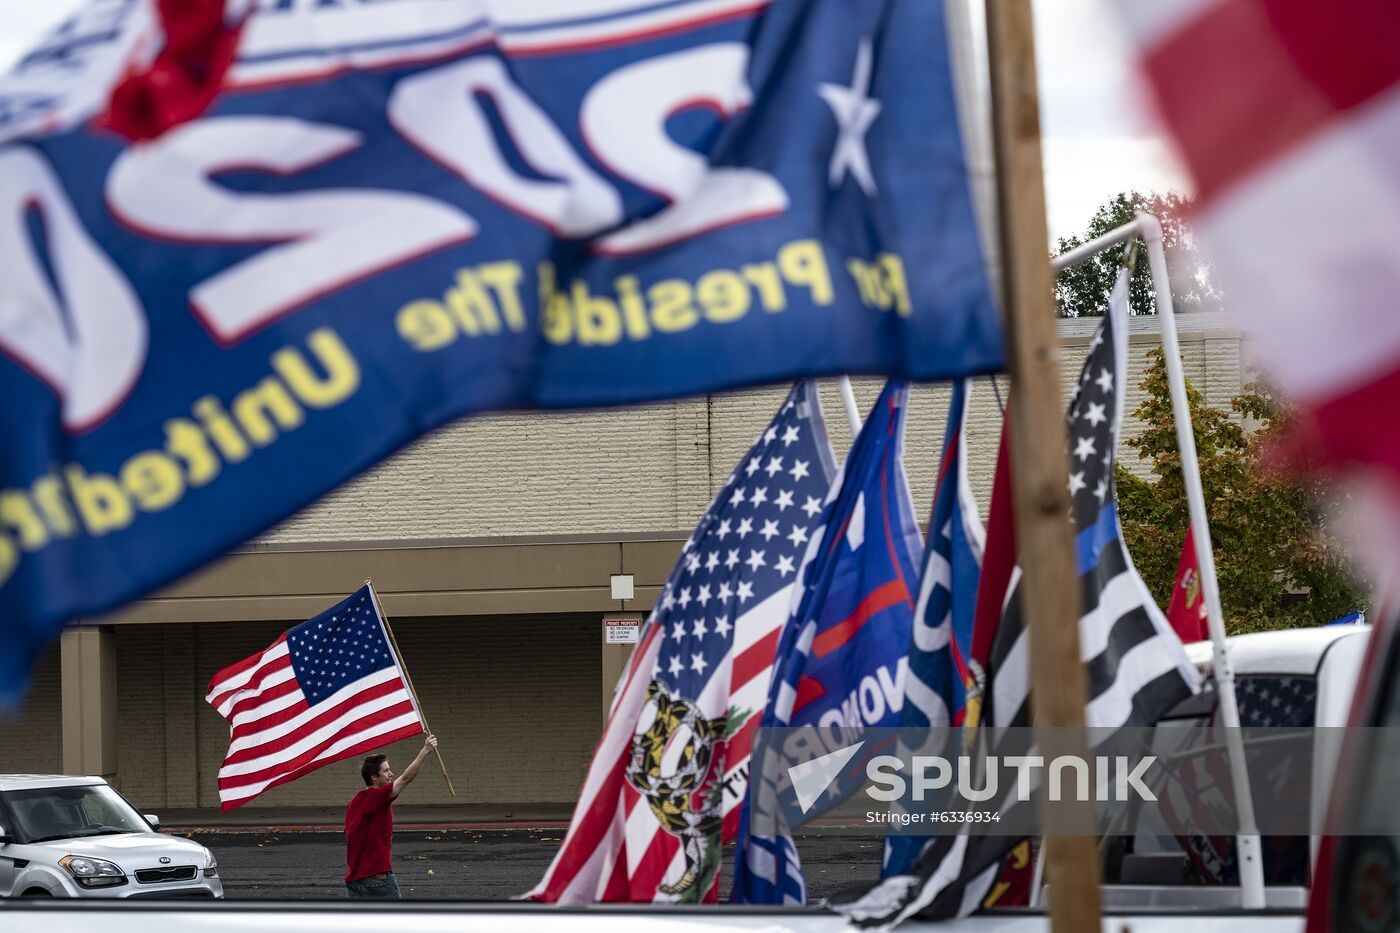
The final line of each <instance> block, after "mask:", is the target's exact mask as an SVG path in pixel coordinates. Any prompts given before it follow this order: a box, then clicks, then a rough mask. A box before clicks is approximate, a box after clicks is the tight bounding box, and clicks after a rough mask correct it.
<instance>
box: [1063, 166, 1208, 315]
mask: <svg viewBox="0 0 1400 933" xmlns="http://www.w3.org/2000/svg"><path fill="white" fill-rule="evenodd" d="M1190 209H1191V202H1190V201H1189V200H1188V199H1186V198H1184V197H1182V196H1181V195H1179V194H1177V193H1175V192H1168V193H1167V194H1140V193H1138V192H1136V191H1128V192H1122V193H1120V194H1117V195H1115V196H1114V197H1112V198H1110V199H1109V200H1108V201H1107V202H1106V203H1104V204H1103V205H1102V206H1101V207H1100V208H1099V209H1098V211H1096V212H1095V213H1094V216H1093V218H1092V219H1091V220H1090V221H1089V226H1088V229H1086V230H1085V231H1084V235H1083V236H1071V237H1061V238H1060V240H1059V249H1058V252H1059V253H1066V252H1068V251H1069V250H1072V249H1074V248H1075V247H1077V246H1081V245H1083V244H1084V243H1087V242H1089V241H1090V240H1092V239H1094V238H1095V237H1099V236H1103V235H1104V234H1105V233H1108V232H1110V231H1111V230H1114V229H1116V228H1118V227H1121V226H1123V225H1124V224H1126V223H1128V222H1129V221H1131V220H1132V219H1133V217H1134V216H1136V215H1137V214H1139V213H1149V214H1154V215H1156V217H1157V219H1158V220H1160V221H1161V222H1162V245H1163V247H1164V248H1165V252H1166V255H1167V274H1168V277H1169V278H1170V279H1171V283H1172V301H1173V304H1174V305H1175V307H1176V310H1177V311H1179V312H1180V311H1197V310H1205V309H1207V308H1209V307H1211V306H1213V305H1214V304H1216V303H1217V302H1218V301H1219V298H1220V295H1219V292H1218V291H1217V290H1216V289H1215V287H1214V286H1213V285H1212V284H1211V280H1210V267H1209V266H1208V265H1206V263H1205V261H1204V260H1203V259H1202V258H1201V255H1200V253H1199V252H1198V251H1197V250H1196V245H1195V240H1194V238H1193V237H1192V236H1191V228H1190V225H1189V224H1188V221H1187V215H1188V214H1189V212H1190ZM1135 242H1137V243H1138V249H1139V253H1138V255H1139V260H1138V263H1137V267H1136V269H1135V270H1134V272H1133V277H1132V279H1131V280H1130V281H1129V285H1128V288H1129V296H1128V298H1129V306H1130V307H1131V308H1132V309H1133V312H1134V313H1136V314H1154V313H1156V310H1157V299H1156V295H1155V293H1154V291H1153V287H1152V275H1151V273H1150V272H1149V271H1148V268H1147V261H1146V259H1145V258H1143V255H1144V254H1143V252H1142V250H1143V248H1144V244H1143V243H1142V239H1141V237H1139V238H1137V240H1136V241H1135ZM1127 247H1128V244H1127V243H1121V244H1119V245H1118V246H1115V247H1113V248H1111V249H1106V250H1104V251H1103V252H1101V253H1099V254H1098V255H1096V256H1094V257H1093V258H1092V259H1089V260H1087V261H1085V262H1082V263H1080V264H1079V265H1077V266H1074V267H1072V268H1069V269H1066V270H1065V271H1064V272H1061V273H1060V275H1059V278H1058V279H1057V280H1056V282H1055V302H1056V306H1057V310H1058V312H1059V315H1060V316H1061V317H1092V316H1098V315H1101V314H1103V312H1104V308H1106V307H1107V306H1108V293H1109V291H1110V290H1112V288H1113V282H1114V280H1115V279H1116V278H1117V276H1118V267H1119V264H1120V263H1121V262H1122V259H1123V251H1124V250H1125V249H1127Z"/></svg>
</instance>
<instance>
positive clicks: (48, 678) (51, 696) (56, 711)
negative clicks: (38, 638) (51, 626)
mask: <svg viewBox="0 0 1400 933" xmlns="http://www.w3.org/2000/svg"><path fill="white" fill-rule="evenodd" d="M58 658H59V650H58V642H56V641H55V642H54V643H53V644H52V645H51V646H50V647H49V649H48V650H47V651H45V652H44V653H43V655H41V656H40V658H39V663H38V664H37V665H35V667H34V675H33V679H32V680H31V681H30V683H29V694H28V696H26V697H25V699H24V702H23V703H22V704H20V707H19V709H18V710H16V711H15V712H14V713H10V714H6V713H0V772H3V773H6V774H16V773H27V774H58V773H59V772H61V771H62V770H63V694H62V692H61V691H62V684H61V683H60V678H59V660H58Z"/></svg>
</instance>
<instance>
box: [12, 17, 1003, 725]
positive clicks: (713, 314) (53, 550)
mask: <svg viewBox="0 0 1400 933" xmlns="http://www.w3.org/2000/svg"><path fill="white" fill-rule="evenodd" d="M941 16H942V14H941V5H940V4H937V3H909V2H903V3H901V2H895V0H884V2H876V0H870V2H859V3H857V2H843V3H838V2H816V0H773V2H762V0H760V2H754V0H662V2H657V0H633V2H627V0H576V2H572V3H569V4H558V3H545V2H527V0H521V2H517V3H511V4H494V5H490V6H489V7H488V6H484V5H482V4H480V3H474V2H465V0H462V2H455V0H378V2H374V3H336V4H329V3H324V2H319V0H262V2H260V3H258V4H256V7H255V9H254V12H253V13H252V14H251V17H250V18H249V20H248V21H247V23H246V25H244V26H243V29H242V36H241V40H240V43H239V45H238V46H237V51H236V54H235V56H234V60H233V63H232V66H231V68H230V69H229V71H228V72H227V74H226V75H225V77H224V79H223V83H222V87H221V90H220V93H219V94H218V96H217V97H216V98H215V99H214V101H213V103H212V105H211V106H210V107H209V108H208V109H207V110H205V111H204V112H203V113H202V114H201V115H200V116H198V117H197V118H195V119H192V120H189V121H187V122H184V123H181V124H179V125H177V126H175V127H174V128H172V129H170V130H169V131H168V132H165V133H164V134H163V135H161V136H159V137H158V138H156V139H154V140H151V141H148V142H145V143H142V144H140V145H132V144H128V143H127V142H126V141H125V140H123V139H121V138H119V137H117V136H116V135H114V134H113V133H111V132H109V131H106V130H103V129H101V128H100V123H99V122H98V121H97V120H94V119H92V118H93V117H96V116H98V115H99V112H100V111H101V109H102V107H103V106H104V105H105V101H106V97H107V89H108V88H110V87H111V86H112V84H113V82H114V81H115V80H116V78H118V77H119V76H120V75H121V74H122V72H123V69H124V68H125V67H126V66H127V64H128V63H129V61H130V60H132V59H133V58H134V57H136V54H135V53H136V50H139V49H150V48H159V47H160V35H159V33H158V32H156V31H153V30H156V29H157V26H156V25H155V24H153V23H152V22H151V19H150V6H149V5H147V4H143V3H136V2H132V0H94V2H93V3H92V5H91V6H90V7H88V8H86V9H84V10H83V11H82V12H80V13H79V14H78V15H76V16H75V17H74V18H73V19H72V20H71V21H70V22H68V23H66V24H65V25H64V26H63V27H62V28H61V29H59V30H58V31H56V32H55V33H54V34H53V35H52V36H50V37H49V39H48V40H47V41H45V42H44V43H43V44H42V45H41V46H40V47H39V48H37V49H35V50H33V51H32V52H31V53H30V54H29V55H27V56H26V57H24V58H23V59H22V60H21V61H20V63H19V64H18V65H17V66H16V68H15V70H14V71H13V72H12V73H11V74H10V75H9V76H7V77H5V78H4V79H0V398H3V399H4V405H3V409H0V436H3V437H4V438H5V444H6V448H5V454H4V457H3V459H0V501H3V502H4V503H5V508H4V510H3V513H0V700H4V699H6V698H9V699H13V698H14V697H15V696H16V695H17V694H18V691H19V690H20V688H21V687H22V685H23V682H24V680H25V677H26V675H27V672H28V670H29V668H30V665H31V663H32V660H33V658H34V657H35V655H36V654H37V653H38V651H39V650H40V649H41V648H42V647H43V645H44V644H46V643H47V642H48V641H49V640H50V639H51V638H53V637H54V636H55V635H56V634H57V632H58V631H59V629H60V628H61V627H62V625H63V624H64V623H65V622H66V621H67V620H69V619H72V618H74V617H78V616H89V617H90V616H94V615H98V614H100V613H103V612H106V611H108V610H111V609H114V608H116V607H118V606H120V605H121V604H123V603H125V602H127V601H129V600H132V599H135V598H137V597H139V596H141V595H143V594H145V593H147V592H149V591H150V590H152V589H153V588H155V587H157V586H160V585H163V584H165V583H168V582H170V581H172V580H174V579H175V578H177V577H179V576H181V575H183V574H185V573H187V572H188V571H190V570H193V569H195V568H196V567H198V566H200V565H201V564H203V563H205V562H206V561H209V560H211V559H213V558H215V557H217V556H219V555H220V554H222V553H224V552H225V551H227V550H228V549H229V548H231V547H233V546H235V545H237V544H239V543H241V542H243V541H246V540H247V539H249V538H251V537H253V536H255V535H257V534H259V533H261V532H263V531H264V530H266V529H268V528H269V527H271V526H273V525H274V524H276V523H277V522H278V521H280V520H282V519H284V518H286V517H287V516H288V515H290V514H292V513H293V512H295V511H296V510H297V509H299V508H301V507H303V506H305V505H306V504H308V503H310V502H312V501H313V500H315V499H316V498H317V497H319V496H321V495H323V494H325V493H326V492H328V491H330V490H331V489H333V488H335V487H336V486H337V485H339V484H341V483H343V482H345V481H346V480H348V479H350V478H351V477H353V476H355V475H356V474H358V473H360V472H361V471H363V470H365V469H366V468H368V467H369V466H371V465H372V464H374V463H375V462H376V461H378V460H380V459H381V458H383V457H385V456H387V455H389V454H391V453H393V452H394V451H396V450H397V449H399V448H400V447H402V446H404V445H405V444H407V443H409V442H410V441H412V440H413V439H414V438H416V437H417V436H419V435H421V434H423V433H424V432H426V431H429V430H432V429H433V428H436V427H438V426H440V425H442V424H444V423H446V422H448V421H450V420H452V419H454V418H458V417H461V416H463V415H469V414H473V413H479V412H485V411H491V410H499V409H519V408H567V407H576V406H599V405H614V404H625V403H635V402H641V401H646V400H651V399H660V398H667V397H673V396H679V395H686V394H691V393H699V392H710V391H717V390H722V389H726V388H732V387H738V386H743V385H749V384H757V383H771V382H777V381H784V380H789V379H792V378H796V377H800V376H812V375H824V374H834V373H843V372H849V373H875V374H886V375H892V376H897V377H903V378H913V379H945V378H951V377H956V376H962V375H967V374H972V373H979V372H986V371H991V370H994V369H997V368H999V367H1000V366H1001V364H1002V349H1001V339H1000V333H999V329H998V325H997V320H996V315H995V312H994V308H993V305H992V301H991V298H990V295H989V291H988V284H987V275H986V269H985V264H984V261H983V256H982V255H981V252H980V248H979V243H978V237H977V233H976V230H975V229H974V220H973V211H972V207H971V201H970V196H969V189H968V183H967V176H966V171H965V165H964V158H963V145H962V140H961V139H960V137H959V131H958V120H957V114H956V108H955V103H954V95H953V89H952V83H951V79H950V71H949V60H948V55H947V51H946V37H945V35H944V26H943V23H942V18H941ZM273 477H275V480H271V479H270V478H273Z"/></svg>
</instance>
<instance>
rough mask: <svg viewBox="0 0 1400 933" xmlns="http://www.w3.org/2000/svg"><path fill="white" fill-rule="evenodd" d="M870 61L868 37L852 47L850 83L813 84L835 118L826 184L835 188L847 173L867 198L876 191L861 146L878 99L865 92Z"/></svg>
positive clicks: (871, 55)
mask: <svg viewBox="0 0 1400 933" xmlns="http://www.w3.org/2000/svg"><path fill="white" fill-rule="evenodd" d="M873 60H874V53H873V52H872V49H871V45H870V40H869V39H862V40H861V41H860V46H859V47H858V48H857V49H856V70H855V74H854V75H853V76H852V78H851V86H850V87H843V86H842V85H839V84H829V83H827V82H822V83H821V84H819V85H818V86H817V93H818V94H819V95H821V98H822V100H824V101H826V103H827V106H829V107H830V108H831V112H832V114H833V115H834V116H835V117H836V127H837V130H836V132H837V135H836V145H835V146H834V147H833V148H832V150H831V168H830V171H829V172H828V173H827V183H828V184H829V185H831V187H833V188H835V187H836V186H837V185H839V184H840V183H841V180H842V179H843V178H845V177H846V173H847V172H849V173H850V175H851V177H852V178H854V179H855V180H856V183H857V184H859V185H860V187H861V190H862V191H864V192H865V194H866V196H867V197H874V196H875V195H876V194H877V193H878V192H879V189H878V188H877V187H876V185H875V176H874V175H873V174H872V173H871V171H870V154H869V153H868V152H867V151H866V148H865V134H866V133H867V132H868V131H869V130H870V125H871V124H872V123H874V122H875V118H876V117H878V116H879V115H880V102H879V101H878V100H875V99H874V98H872V97H870V95H869V91H870V72H871V64H872V62H873Z"/></svg>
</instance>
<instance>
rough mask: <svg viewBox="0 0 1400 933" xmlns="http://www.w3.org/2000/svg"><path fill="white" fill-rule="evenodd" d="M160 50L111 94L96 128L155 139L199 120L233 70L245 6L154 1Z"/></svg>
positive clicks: (237, 0) (218, 0)
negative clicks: (230, 70)
mask: <svg viewBox="0 0 1400 933" xmlns="http://www.w3.org/2000/svg"><path fill="white" fill-rule="evenodd" d="M157 8H158V12H159V18H158V24H157V25H158V30H159V32H160V33H161V34H162V35H161V38H162V39H163V40H164V45H163V47H162V48H161V50H160V51H159V52H157V53H156V56H155V58H154V59H152V60H151V61H150V62H149V64H146V65H144V66H138V67H135V68H133V69H132V70H130V71H129V72H128V73H127V74H126V75H125V76H124V77H123V78H122V80H121V81H120V82H119V83H118V84H117V86H116V87H115V88H113V89H112V98H111V101H110V102H109V103H108V106H107V113H106V114H105V115H103V117H102V118H101V120H100V122H101V124H102V125H103V126H106V127H109V128H110V129H113V130H115V131H116V132H118V133H120V134H121V135H123V136H125V137H127V138H128V139H153V138H155V137H156V136H159V135H160V134H161V133H163V132H165V131H166V130H168V129H170V128H171V127H172V126H176V125H178V124H180V123H184V122H185V121H187V120H192V119H194V118H195V117H197V116H199V115H200V114H201V113H203V112H204V111H205V109H207V108H208V107H209V105H210V104H212V103H213V102H214V98H215V97H216V96H218V93H219V90H220V89H221V88H222V87H223V83H224V74H225V73H226V72H227V71H228V69H229V67H230V66H231V65H232V64H233V58H234V53H235V52H236V51H237V50H238V37H239V33H240V32H241V31H242V28H243V22H244V21H245V20H246V19H247V16H248V14H249V13H250V12H251V11H252V4H251V3H248V2H246V0H232V2H228V3H227V4H226V2H225V0H158V3H157Z"/></svg>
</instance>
